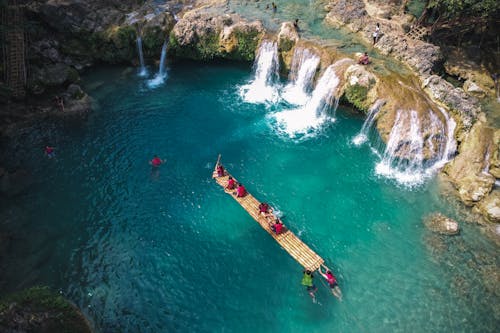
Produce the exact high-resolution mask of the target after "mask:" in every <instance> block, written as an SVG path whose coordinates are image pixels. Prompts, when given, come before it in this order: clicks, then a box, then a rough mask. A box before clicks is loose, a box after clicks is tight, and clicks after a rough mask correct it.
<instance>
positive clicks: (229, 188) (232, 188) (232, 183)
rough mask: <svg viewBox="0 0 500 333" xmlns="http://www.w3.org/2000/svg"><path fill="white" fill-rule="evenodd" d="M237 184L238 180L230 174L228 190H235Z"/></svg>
mask: <svg viewBox="0 0 500 333" xmlns="http://www.w3.org/2000/svg"><path fill="white" fill-rule="evenodd" d="M235 185H236V182H235V181H234V179H233V177H231V176H229V179H228V181H227V186H226V188H227V189H228V190H234V186H235Z"/></svg>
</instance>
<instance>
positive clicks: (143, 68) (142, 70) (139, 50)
mask: <svg viewBox="0 0 500 333" xmlns="http://www.w3.org/2000/svg"><path fill="white" fill-rule="evenodd" d="M137 53H139V62H140V64H141V68H140V70H139V76H146V75H147V74H148V72H147V70H146V65H144V55H143V53H142V38H141V36H138V37H137Z"/></svg>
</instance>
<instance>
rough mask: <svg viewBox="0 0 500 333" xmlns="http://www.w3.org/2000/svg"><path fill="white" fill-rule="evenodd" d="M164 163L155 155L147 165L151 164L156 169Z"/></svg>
mask: <svg viewBox="0 0 500 333" xmlns="http://www.w3.org/2000/svg"><path fill="white" fill-rule="evenodd" d="M165 162H166V160H162V159H161V158H159V157H158V156H157V155H155V156H154V157H153V159H152V160H151V161H149V164H151V165H152V166H153V167H155V168H157V167H159V166H160V165H162V164H163V163H165Z"/></svg>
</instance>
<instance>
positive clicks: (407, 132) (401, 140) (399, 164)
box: [375, 108, 456, 186]
mask: <svg viewBox="0 0 500 333" xmlns="http://www.w3.org/2000/svg"><path fill="white" fill-rule="evenodd" d="M439 111H440V112H441V114H442V116H443V118H444V120H445V123H443V122H442V120H440V118H439V117H438V116H437V115H436V114H435V113H434V112H433V111H432V110H429V112H428V117H429V119H428V120H429V124H428V125H426V126H425V130H426V133H428V135H424V133H422V131H423V126H422V124H421V121H420V119H419V115H418V113H417V112H416V111H414V110H411V111H410V112H405V111H403V110H398V112H397V115H396V120H395V121H394V125H393V127H392V130H391V133H390V134H389V140H388V141H387V144H386V148H385V151H384V153H383V155H382V160H381V161H380V162H379V163H378V164H377V166H376V167H375V172H376V174H378V175H381V176H384V177H387V178H390V179H395V180H397V181H398V182H399V183H401V184H404V185H409V186H413V185H419V184H421V183H422V182H423V181H424V180H425V179H426V178H427V177H430V176H432V175H433V174H434V173H435V171H437V170H438V169H440V168H441V167H443V166H444V165H445V164H446V163H447V162H448V161H449V159H450V157H451V155H452V154H454V152H455V150H456V142H455V139H454V132H455V127H456V123H455V121H454V120H453V119H452V118H450V117H449V116H448V114H447V113H446V111H444V110H443V109H441V108H439ZM424 136H427V138H426V139H425V140H424Z"/></svg>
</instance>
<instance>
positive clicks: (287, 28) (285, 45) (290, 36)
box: [278, 22, 299, 52]
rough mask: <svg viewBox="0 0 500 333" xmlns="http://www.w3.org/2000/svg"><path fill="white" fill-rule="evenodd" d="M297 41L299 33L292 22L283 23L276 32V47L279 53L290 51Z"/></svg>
mask: <svg viewBox="0 0 500 333" xmlns="http://www.w3.org/2000/svg"><path fill="white" fill-rule="evenodd" d="M298 40H299V33H298V32H297V29H295V27H294V26H293V23H292V22H283V23H282V24H281V27H280V31H279V32H278V47H279V48H280V51H282V52H283V51H284V52H287V51H290V50H291V49H292V47H293V46H294V45H295V43H297V41H298Z"/></svg>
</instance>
